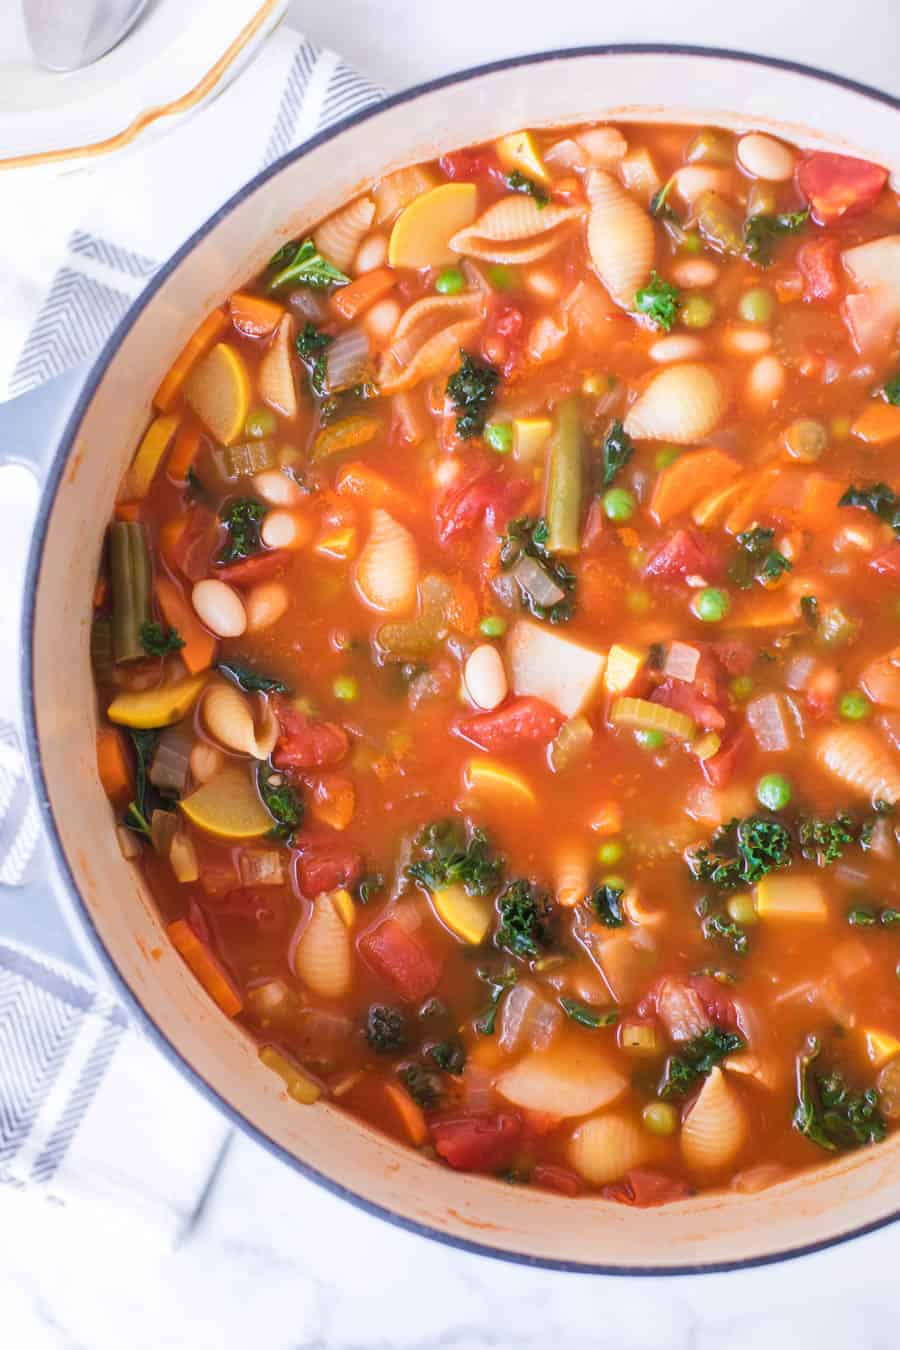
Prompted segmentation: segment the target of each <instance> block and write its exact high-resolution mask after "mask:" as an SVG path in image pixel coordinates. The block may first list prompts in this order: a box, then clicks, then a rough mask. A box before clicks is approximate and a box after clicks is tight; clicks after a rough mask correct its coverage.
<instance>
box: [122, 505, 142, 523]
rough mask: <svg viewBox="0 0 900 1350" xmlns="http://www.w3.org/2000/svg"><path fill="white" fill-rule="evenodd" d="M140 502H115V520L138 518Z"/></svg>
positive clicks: (139, 515) (139, 516)
mask: <svg viewBox="0 0 900 1350" xmlns="http://www.w3.org/2000/svg"><path fill="white" fill-rule="evenodd" d="M140 518H141V504H140V502H116V520H140Z"/></svg>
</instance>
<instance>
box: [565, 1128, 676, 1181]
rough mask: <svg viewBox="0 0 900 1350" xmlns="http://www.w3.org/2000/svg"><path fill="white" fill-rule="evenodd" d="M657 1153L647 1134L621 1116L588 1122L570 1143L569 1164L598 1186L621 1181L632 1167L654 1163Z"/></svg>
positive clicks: (578, 1130)
mask: <svg viewBox="0 0 900 1350" xmlns="http://www.w3.org/2000/svg"><path fill="white" fill-rule="evenodd" d="M656 1152H657V1146H656V1145H655V1143H654V1141H653V1140H652V1139H651V1138H650V1136H649V1135H648V1133H647V1131H646V1130H644V1129H642V1128H641V1126H640V1125H638V1123H637V1121H635V1120H632V1119H631V1118H630V1117H629V1116H625V1115H619V1114H614V1115H608V1116H596V1117H595V1118H594V1119H593V1120H586V1121H585V1122H584V1124H583V1125H579V1126H578V1129H577V1130H575V1132H574V1133H573V1135H572V1138H571V1140H570V1141H569V1161H570V1162H571V1164H572V1166H573V1167H574V1168H575V1171H576V1172H578V1174H579V1175H580V1176H582V1177H584V1179H585V1181H589V1182H590V1183H591V1184H592V1185H594V1186H604V1185H606V1183H607V1182H610V1181H617V1180H618V1178H619V1177H621V1176H624V1174H625V1173H626V1172H627V1171H629V1169H630V1168H632V1167H642V1166H643V1165H644V1164H645V1163H648V1162H650V1161H652V1159H653V1157H654V1155H655V1153H656Z"/></svg>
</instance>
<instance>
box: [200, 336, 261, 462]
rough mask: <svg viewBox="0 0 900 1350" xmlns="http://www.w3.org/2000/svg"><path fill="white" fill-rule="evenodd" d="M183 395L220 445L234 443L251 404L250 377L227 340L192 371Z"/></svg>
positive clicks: (242, 428) (218, 345)
mask: <svg viewBox="0 0 900 1350" xmlns="http://www.w3.org/2000/svg"><path fill="white" fill-rule="evenodd" d="M184 397H185V399H186V400H187V402H188V404H189V405H190V407H192V408H193V410H194V412H195V413H196V414H197V416H198V417H199V418H200V421H201V422H202V423H203V425H204V426H205V427H206V429H207V431H209V432H211V433H212V435H213V436H214V437H215V438H216V440H217V441H218V442H219V444H220V445H231V444H232V443H233V442H234V441H236V440H237V438H238V437H239V436H240V434H241V432H242V431H243V430H244V423H245V422H246V420H247V411H248V409H249V407H250V381H249V379H248V378H247V371H246V368H245V366H244V363H243V361H242V360H241V358H240V356H239V355H238V353H237V352H236V351H235V350H234V348H233V347H229V346H228V345H227V344H226V343H224V342H217V343H216V345H215V347H213V349H212V351H211V352H210V353H209V354H208V355H207V356H204V358H203V360H202V361H198V363H197V365H196V366H194V369H193V370H192V371H191V373H190V375H189V376H188V378H187V380H186V382H185V386H184Z"/></svg>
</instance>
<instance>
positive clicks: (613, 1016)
mask: <svg viewBox="0 0 900 1350" xmlns="http://www.w3.org/2000/svg"><path fill="white" fill-rule="evenodd" d="M559 1006H560V1007H561V1008H562V1010H563V1012H564V1013H565V1014H566V1017H570V1018H571V1019H572V1021H573V1022H577V1023H578V1025H579V1026H580V1027H590V1029H591V1030H592V1031H595V1030H597V1028H598V1027H612V1026H615V1024H616V1022H618V1020H619V1010H618V1008H610V1009H608V1010H607V1011H606V1012H597V1011H596V1009H594V1008H588V1007H587V1006H586V1005H585V1004H584V1003H579V1002H578V1000H577V999H575V998H561V999H560V1000H559Z"/></svg>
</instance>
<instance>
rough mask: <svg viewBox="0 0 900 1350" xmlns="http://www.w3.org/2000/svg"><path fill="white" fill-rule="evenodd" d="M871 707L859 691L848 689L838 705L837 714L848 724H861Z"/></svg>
mask: <svg viewBox="0 0 900 1350" xmlns="http://www.w3.org/2000/svg"><path fill="white" fill-rule="evenodd" d="M871 707H872V705H871V703H870V702H869V700H868V699H867V698H866V696H865V694H864V693H863V692H862V690H861V689H849V690H848V691H847V693H846V694H844V695H843V697H842V698H841V701H840V703H839V704H838V712H839V713H840V715H841V717H843V718H844V719H845V720H846V721H848V722H861V721H862V719H863V718H864V717H868V715H869V712H870V710H871Z"/></svg>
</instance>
